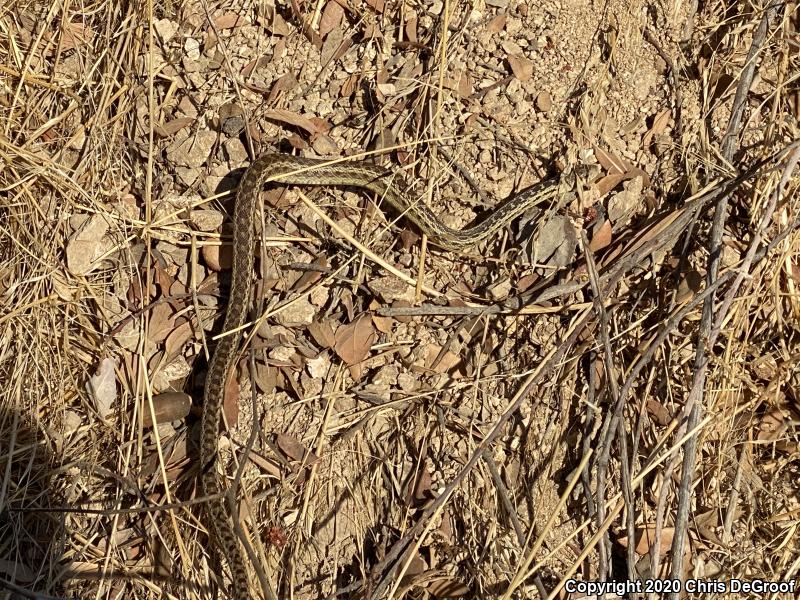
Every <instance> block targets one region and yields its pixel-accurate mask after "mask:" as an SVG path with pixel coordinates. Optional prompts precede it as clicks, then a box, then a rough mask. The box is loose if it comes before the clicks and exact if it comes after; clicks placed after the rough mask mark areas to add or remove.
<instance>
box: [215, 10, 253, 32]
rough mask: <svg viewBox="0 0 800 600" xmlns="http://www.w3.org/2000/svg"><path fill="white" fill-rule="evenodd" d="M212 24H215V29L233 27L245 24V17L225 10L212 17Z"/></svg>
mask: <svg viewBox="0 0 800 600" xmlns="http://www.w3.org/2000/svg"><path fill="white" fill-rule="evenodd" d="M214 24H215V25H216V26H217V29H233V28H234V27H241V26H242V25H246V24H247V19H245V18H244V17H243V16H242V15H240V14H239V13H235V12H227V13H223V14H221V15H220V16H218V17H217V18H216V19H214Z"/></svg>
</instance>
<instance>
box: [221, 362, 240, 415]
mask: <svg viewBox="0 0 800 600" xmlns="http://www.w3.org/2000/svg"><path fill="white" fill-rule="evenodd" d="M224 395H225V398H224V400H223V402H222V411H223V412H224V413H225V421H226V422H227V423H228V427H236V423H237V422H238V421H239V380H238V379H237V378H236V369H231V372H230V373H229V374H228V380H227V381H226V382H225V392H224Z"/></svg>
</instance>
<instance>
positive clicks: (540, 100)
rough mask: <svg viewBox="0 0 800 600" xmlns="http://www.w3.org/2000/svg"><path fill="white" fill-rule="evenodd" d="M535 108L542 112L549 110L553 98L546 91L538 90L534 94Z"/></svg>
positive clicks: (551, 106)
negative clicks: (536, 93)
mask: <svg viewBox="0 0 800 600" xmlns="http://www.w3.org/2000/svg"><path fill="white" fill-rule="evenodd" d="M536 108H538V109H539V110H540V111H542V112H544V113H547V112H550V109H551V108H553V99H552V98H551V97H550V94H549V93H548V92H545V91H541V92H539V94H538V95H537V96H536Z"/></svg>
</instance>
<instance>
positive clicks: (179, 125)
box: [153, 117, 194, 138]
mask: <svg viewBox="0 0 800 600" xmlns="http://www.w3.org/2000/svg"><path fill="white" fill-rule="evenodd" d="M192 123H194V119H193V118H191V117H178V118H176V119H172V120H171V121H167V122H166V123H161V124H156V126H155V127H154V128H153V131H155V133H156V135H157V136H159V137H162V138H163V137H169V136H171V135H175V134H176V133H178V132H179V131H180V130H181V129H184V128H185V127H188V126H189V125H191V124H192Z"/></svg>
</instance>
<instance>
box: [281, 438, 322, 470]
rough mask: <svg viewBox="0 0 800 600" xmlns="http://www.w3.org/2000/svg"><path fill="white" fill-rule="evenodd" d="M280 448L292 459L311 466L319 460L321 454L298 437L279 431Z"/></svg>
mask: <svg viewBox="0 0 800 600" xmlns="http://www.w3.org/2000/svg"><path fill="white" fill-rule="evenodd" d="M276 443H277V445H278V448H280V449H281V450H282V451H283V453H284V454H285V455H286V456H287V457H289V459H290V460H293V461H295V462H298V463H301V464H302V465H303V466H306V467H310V466H311V465H313V464H314V463H316V462H317V461H318V460H319V456H317V455H316V454H314V453H313V452H312V451H311V450H310V449H309V448H306V446H305V445H304V444H303V443H302V442H301V441H300V440H298V439H297V438H296V437H294V436H291V435H286V434H285V433H279V434H278V437H277V439H276Z"/></svg>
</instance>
